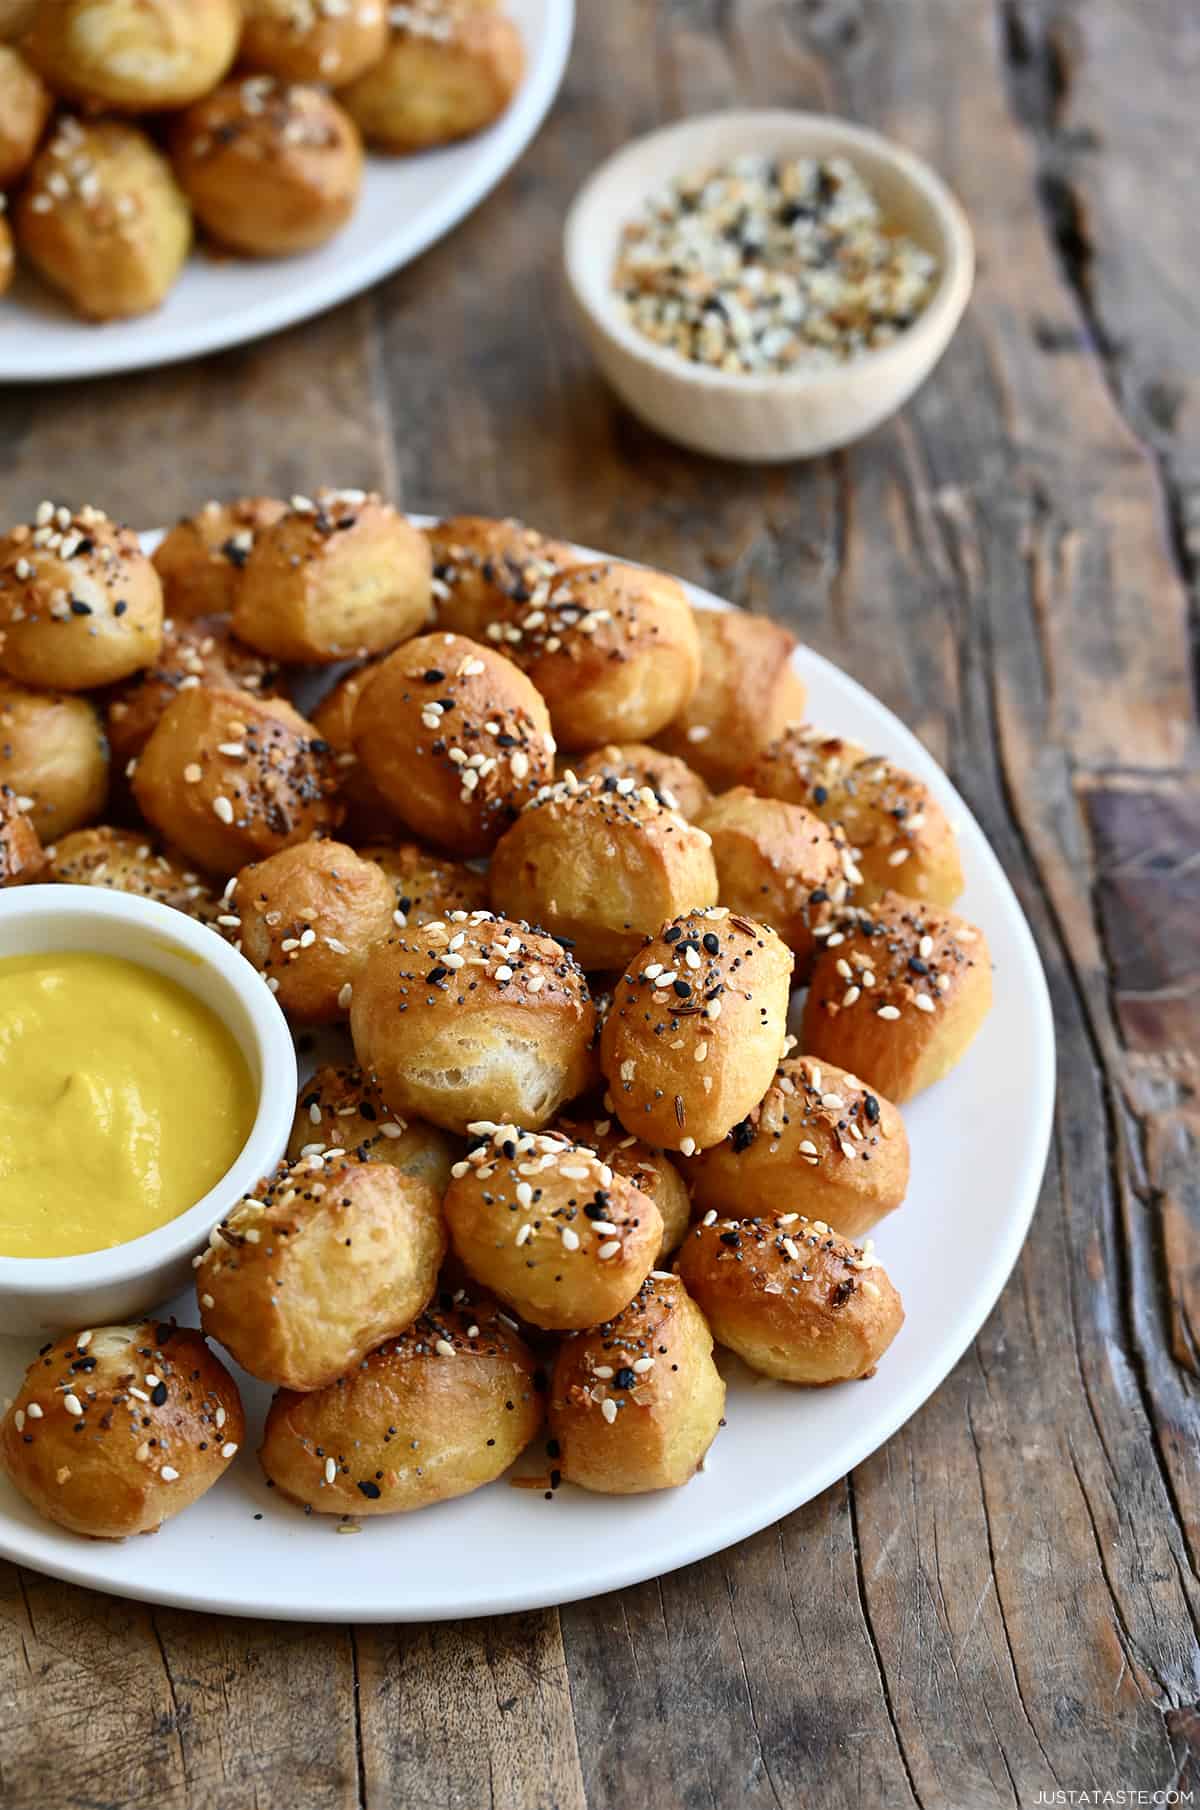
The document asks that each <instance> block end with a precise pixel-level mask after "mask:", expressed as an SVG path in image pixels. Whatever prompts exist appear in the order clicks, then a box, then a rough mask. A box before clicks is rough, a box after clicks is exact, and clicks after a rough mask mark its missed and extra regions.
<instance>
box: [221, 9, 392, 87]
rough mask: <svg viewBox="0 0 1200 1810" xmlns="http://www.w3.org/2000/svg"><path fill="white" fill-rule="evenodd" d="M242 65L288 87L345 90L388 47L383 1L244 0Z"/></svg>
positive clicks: (240, 53)
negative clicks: (297, 84) (299, 85)
mask: <svg viewBox="0 0 1200 1810" xmlns="http://www.w3.org/2000/svg"><path fill="white" fill-rule="evenodd" d="M242 10H243V13H244V15H245V19H244V23H243V26H242V42H241V47H240V49H239V51H238V62H239V63H240V64H241V66H242V67H243V68H245V69H253V70H255V71H262V73H263V74H265V75H274V76H278V77H279V79H280V81H284V82H328V83H329V84H330V86H331V87H334V88H340V87H342V86H343V85H344V84H345V83H346V82H353V81H356V80H357V78H358V77H359V76H360V75H362V74H364V72H365V71H366V70H368V69H370V68H371V66H372V64H373V63H377V62H378V61H379V59H380V57H381V56H382V55H383V53H384V51H385V49H386V48H387V41H388V24H387V7H386V6H385V4H384V0H242Z"/></svg>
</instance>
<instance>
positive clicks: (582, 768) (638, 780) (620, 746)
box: [569, 742, 712, 823]
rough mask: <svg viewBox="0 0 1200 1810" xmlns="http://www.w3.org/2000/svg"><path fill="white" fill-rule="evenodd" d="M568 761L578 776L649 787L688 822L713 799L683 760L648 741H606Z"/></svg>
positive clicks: (702, 782)
mask: <svg viewBox="0 0 1200 1810" xmlns="http://www.w3.org/2000/svg"><path fill="white" fill-rule="evenodd" d="M569 764H570V765H571V766H572V767H573V768H574V770H575V774H576V777H577V778H579V779H590V778H591V776H592V774H593V773H599V774H602V775H603V777H604V778H605V779H632V780H633V782H634V784H635V786H639V787H640V786H649V787H650V790H651V791H652V792H658V793H660V794H661V795H662V798H663V800H664V802H665V803H666V804H669V805H670V806H671V808H672V810H675V811H678V812H679V814H680V816H681V817H686V818H687V819H688V822H689V823H696V822H698V821H699V819H700V818H701V817H702V816H703V814H704V812H705V809H706V808H707V806H708V804H709V801H710V799H711V798H712V793H711V792H710V791H709V789H708V787H707V786H706V785H705V783H704V781H703V780H702V779H701V777H700V775H699V774H698V773H693V771H692V769H691V768H690V767H689V766H688V764H687V762H686V761H685V760H680V759H679V756H678V755H676V754H664V753H663V751H662V749H661V748H652V747H651V746H650V744H649V742H609V743H608V744H607V746H606V747H603V748H595V749H593V751H592V753H591V754H585V755H583V756H582V757H581V758H579V759H571V760H570V762H569Z"/></svg>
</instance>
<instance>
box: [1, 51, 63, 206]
mask: <svg viewBox="0 0 1200 1810" xmlns="http://www.w3.org/2000/svg"><path fill="white" fill-rule="evenodd" d="M52 105H53V101H52V99H51V95H50V90H49V89H48V88H47V87H46V84H45V83H44V82H43V80H42V78H41V76H40V75H38V73H37V71H36V70H35V69H33V68H31V67H30V65H29V64H28V63H27V62H26V61H25V58H24V57H23V56H22V55H21V53H20V51H19V50H14V49H13V47H12V45H11V44H0V189H8V188H12V186H13V184H14V183H15V182H16V181H17V180H18V178H19V177H20V176H22V175H23V174H24V172H25V170H26V169H27V168H28V166H29V164H30V163H31V162H32V161H33V154H34V151H35V150H36V149H37V142H38V139H39V138H40V137H41V136H42V130H43V128H44V126H45V124H46V121H47V120H48V119H49V117H50V109H51V107H52Z"/></svg>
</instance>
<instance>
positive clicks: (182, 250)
mask: <svg viewBox="0 0 1200 1810" xmlns="http://www.w3.org/2000/svg"><path fill="white" fill-rule="evenodd" d="M44 10H47V11H52V10H53V8H47V9H44ZM14 227H15V231H16V236H17V242H18V244H19V245H20V248H21V250H22V252H24V254H25V256H26V257H27V258H28V259H29V261H30V263H31V264H33V265H34V266H35V267H36V269H37V270H38V272H39V273H40V274H41V275H42V276H43V277H44V278H45V279H46V281H47V282H48V283H51V284H52V285H53V286H54V287H55V288H56V289H59V290H61V291H62V292H63V294H64V295H65V296H66V297H67V299H68V300H69V301H70V303H71V305H72V306H73V307H74V309H75V310H76V312H77V313H78V314H80V315H82V316H83V317H84V319H85V320H96V321H106V320H123V319H127V318H129V317H131V316H134V315H139V314H148V313H149V312H151V310H153V309H155V308H157V307H158V306H159V304H160V303H161V302H162V300H163V298H164V297H165V296H166V294H167V291H168V290H169V289H170V287H171V285H172V284H173V283H174V281H175V278H176V277H177V276H178V275H179V272H180V270H181V268H182V266H183V263H184V260H185V258H186V257H187V255H188V252H189V250H190V249H191V243H192V216H191V212H190V210H189V208H188V205H187V202H186V200H185V199H184V196H183V193H182V191H181V190H180V188H179V187H178V185H177V183H176V181H175V178H174V177H173V175H172V174H171V166H170V164H169V163H168V162H167V160H166V158H165V157H163V156H161V155H160V154H159V152H158V151H157V149H156V148H155V146H154V145H153V143H152V142H151V140H150V139H149V138H148V137H147V136H146V134H145V133H144V132H142V131H141V130H140V129H139V128H138V127H137V126H133V125H127V124H126V123H125V122H124V121H122V120H115V119H102V120H94V121H91V122H81V121H79V120H77V119H72V118H69V117H68V118H63V119H60V120H59V122H58V124H57V126H56V128H55V130H54V134H53V136H52V137H51V138H50V139H49V141H48V142H47V143H46V145H45V146H44V147H43V149H42V150H41V152H39V154H38V156H37V158H36V159H35V160H34V164H33V169H32V172H31V174H30V177H29V181H28V182H27V183H26V185H25V188H24V189H23V191H22V193H21V197H20V200H19V201H18V203H17V208H16V213H15V216H14Z"/></svg>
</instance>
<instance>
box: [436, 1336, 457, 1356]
mask: <svg viewBox="0 0 1200 1810" xmlns="http://www.w3.org/2000/svg"><path fill="white" fill-rule="evenodd" d="M433 1349H434V1350H435V1351H436V1352H437V1354H438V1356H439V1357H443V1358H452V1357H453V1356H454V1347H453V1345H452V1344H451V1343H450V1341H449V1339H438V1340H437V1341H436V1342H435V1344H434V1347H433Z"/></svg>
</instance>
